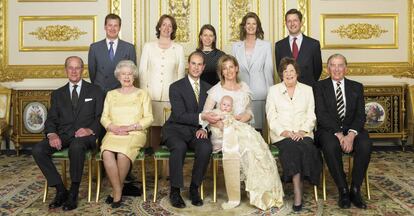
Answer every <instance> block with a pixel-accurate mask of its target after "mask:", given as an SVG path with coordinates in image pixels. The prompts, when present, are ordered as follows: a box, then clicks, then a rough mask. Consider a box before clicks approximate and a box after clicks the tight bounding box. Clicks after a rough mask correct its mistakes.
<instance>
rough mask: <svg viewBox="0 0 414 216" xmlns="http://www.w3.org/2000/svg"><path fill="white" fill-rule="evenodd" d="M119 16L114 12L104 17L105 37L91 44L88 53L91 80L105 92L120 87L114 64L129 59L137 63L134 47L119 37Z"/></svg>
mask: <svg viewBox="0 0 414 216" xmlns="http://www.w3.org/2000/svg"><path fill="white" fill-rule="evenodd" d="M120 30H121V18H120V17H119V16H118V15H116V14H108V15H107V16H106V17H105V32H106V38H105V39H103V40H101V41H98V42H95V43H93V44H91V46H90V47H89V54H88V69H89V77H90V79H91V82H92V83H93V84H95V85H97V86H99V87H101V89H102V90H103V91H104V92H105V93H106V92H108V91H110V90H112V89H116V88H118V87H121V84H120V83H119V81H118V80H117V79H116V78H115V76H114V71H115V66H116V65H117V64H118V62H120V61H121V60H131V61H133V62H134V63H135V64H137V55H136V53H135V47H134V45H132V44H131V43H128V42H126V41H123V40H121V39H119V31H120Z"/></svg>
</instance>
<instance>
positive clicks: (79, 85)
mask: <svg viewBox="0 0 414 216" xmlns="http://www.w3.org/2000/svg"><path fill="white" fill-rule="evenodd" d="M74 85H78V89H80V88H81V87H82V79H81V80H79V82H78V83H76V84H73V83H72V82H69V87H70V88H73V86H74Z"/></svg>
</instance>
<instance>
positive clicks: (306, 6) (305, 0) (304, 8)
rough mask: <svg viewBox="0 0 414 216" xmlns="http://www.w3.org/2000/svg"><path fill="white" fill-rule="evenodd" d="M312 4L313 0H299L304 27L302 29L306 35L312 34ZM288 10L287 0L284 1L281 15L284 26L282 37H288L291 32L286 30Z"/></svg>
mask: <svg viewBox="0 0 414 216" xmlns="http://www.w3.org/2000/svg"><path fill="white" fill-rule="evenodd" d="M310 4H311V0H297V5H298V6H297V9H298V10H299V11H300V12H301V13H302V15H303V16H302V24H303V25H302V28H301V31H302V32H303V33H305V34H306V35H308V36H310V20H311V19H310V14H311V11H310ZM289 9H290V8H289ZM287 11H288V9H287V0H283V1H282V14H281V16H280V19H281V20H283V22H282V23H283V28H282V33H283V35H282V37H286V36H287V35H288V34H289V32H288V31H286V20H285V14H286V12H287Z"/></svg>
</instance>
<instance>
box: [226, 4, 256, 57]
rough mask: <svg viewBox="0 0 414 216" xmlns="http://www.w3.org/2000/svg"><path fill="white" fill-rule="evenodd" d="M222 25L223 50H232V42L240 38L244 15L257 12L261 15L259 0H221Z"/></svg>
mask: <svg viewBox="0 0 414 216" xmlns="http://www.w3.org/2000/svg"><path fill="white" fill-rule="evenodd" d="M219 4H220V9H221V10H220V12H219V14H220V15H221V19H220V27H219V35H221V40H220V42H221V43H222V44H221V47H222V49H223V50H231V49H230V48H229V47H230V46H231V43H232V42H234V41H238V40H239V32H240V27H239V25H240V23H241V20H242V18H243V16H244V15H245V14H246V13H247V12H249V11H252V12H255V13H256V14H257V15H258V16H259V17H260V9H259V8H260V7H259V4H260V2H259V1H258V0H220V1H219Z"/></svg>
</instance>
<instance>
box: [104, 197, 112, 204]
mask: <svg viewBox="0 0 414 216" xmlns="http://www.w3.org/2000/svg"><path fill="white" fill-rule="evenodd" d="M113 202H114V198H113V197H111V195H108V196H107V197H106V199H105V203H106V204H111V203H113Z"/></svg>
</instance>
